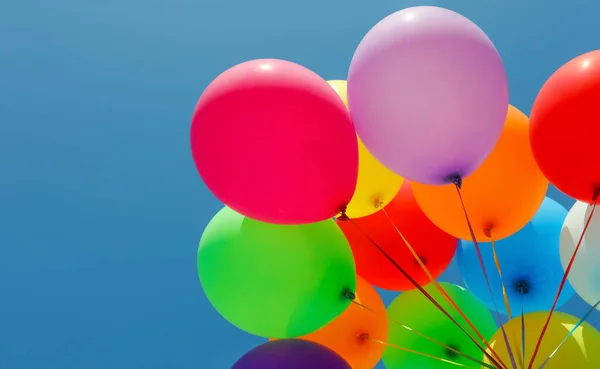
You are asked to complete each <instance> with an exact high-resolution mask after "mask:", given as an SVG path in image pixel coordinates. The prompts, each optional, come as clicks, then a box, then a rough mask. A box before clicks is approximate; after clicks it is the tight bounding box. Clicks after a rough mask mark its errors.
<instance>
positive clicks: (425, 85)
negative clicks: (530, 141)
mask: <svg viewBox="0 0 600 369" xmlns="http://www.w3.org/2000/svg"><path fill="white" fill-rule="evenodd" d="M348 103H349V106H350V112H351V114H352V119H353V121H354V126H355V128H356V131H357V133H358V136H359V137H360V138H361V140H362V142H363V143H364V144H365V146H366V147H367V148H368V149H369V151H370V152H371V154H373V155H374V156H375V157H376V158H377V159H378V160H379V161H380V162H382V163H383V164H384V165H385V166H387V167H388V168H389V169H390V170H392V171H394V172H396V173H397V174H399V175H401V176H403V177H404V178H406V179H408V180H411V181H415V182H420V183H426V184H434V185H440V184H445V183H448V182H450V181H451V179H452V178H453V177H455V176H460V177H462V178H465V177H467V176H468V175H469V174H471V173H472V172H473V171H474V170H475V169H476V168H477V167H478V166H479V165H480V164H481V163H482V162H483V161H484V160H485V158H486V157H487V156H488V154H489V153H490V152H491V151H492V149H493V147H494V146H495V144H496V141H497V140H498V138H499V137H500V133H501V132H502V127H503V125H504V120H505V118H506V113H507V110H508V84H507V80H506V71H505V69H504V65H503V63H502V59H501V58H500V55H499V54H498V51H497V50H496V48H495V47H494V45H493V44H492V42H491V41H490V39H489V38H488V37H487V36H486V34H485V33H484V32H483V31H482V30H481V29H480V28H479V27H477V25H475V24H474V23H473V22H471V21H470V20H469V19H467V18H465V17H463V16H462V15H460V14H458V13H455V12H453V11H450V10H448V9H443V8H438V7H433V6H418V7H413V8H407V9H404V10H401V11H399V12H396V13H394V14H392V15H390V16H388V17H387V18H385V19H383V20H382V21H380V22H379V23H378V24H377V25H375V26H374V27H373V28H372V29H371V30H370V31H369V33H368V34H367V35H366V36H365V37H364V38H363V40H362V41H361V43H360V45H359V46H358V48H357V50H356V52H355V53H354V57H353V58H352V63H351V65H350V71H349V74H348Z"/></svg>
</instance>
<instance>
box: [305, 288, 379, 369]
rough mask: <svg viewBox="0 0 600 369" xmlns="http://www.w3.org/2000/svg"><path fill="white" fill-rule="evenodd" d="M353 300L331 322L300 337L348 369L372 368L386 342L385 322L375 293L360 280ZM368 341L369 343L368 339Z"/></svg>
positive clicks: (377, 295)
mask: <svg viewBox="0 0 600 369" xmlns="http://www.w3.org/2000/svg"><path fill="white" fill-rule="evenodd" d="M356 282H357V285H356V299H355V300H354V301H355V302H357V303H359V304H360V305H362V306H360V305H358V304H354V303H353V304H350V306H348V308H347V309H346V311H344V312H343V313H342V314H341V315H340V316H339V317H337V318H336V319H335V320H334V321H333V322H331V323H329V324H328V325H326V326H325V327H323V328H321V329H319V330H318V331H316V332H314V333H311V334H309V335H307V336H304V337H302V338H304V339H307V340H311V341H314V342H317V343H320V344H322V345H324V346H327V347H329V348H330V349H332V350H333V351H335V352H336V353H338V355H340V356H341V357H342V358H344V359H345V360H346V361H347V362H348V364H350V366H351V367H352V369H373V368H374V367H375V365H377V362H379V359H381V355H383V351H384V350H385V346H384V345H382V344H381V343H379V342H376V341H374V340H378V341H380V342H387V339H388V319H387V314H386V311H385V305H384V304H383V301H381V298H380V297H379V294H377V291H375V289H374V288H373V287H371V285H369V284H368V283H367V282H366V281H364V280H363V279H362V278H358V279H357V281H356ZM371 339H372V340H371Z"/></svg>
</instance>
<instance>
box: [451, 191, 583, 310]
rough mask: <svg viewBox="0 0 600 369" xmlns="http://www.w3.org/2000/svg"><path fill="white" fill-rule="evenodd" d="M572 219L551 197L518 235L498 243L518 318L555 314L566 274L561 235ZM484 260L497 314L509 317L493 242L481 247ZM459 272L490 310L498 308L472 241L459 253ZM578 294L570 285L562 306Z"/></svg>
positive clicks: (510, 302)
mask: <svg viewBox="0 0 600 369" xmlns="http://www.w3.org/2000/svg"><path fill="white" fill-rule="evenodd" d="M566 216H567V209H565V208H563V207H562V206H561V205H560V204H558V203H557V202H556V201H554V200H552V199H550V198H548V197H546V198H545V199H544V202H543V203H542V205H541V207H540V209H539V210H538V212H537V213H536V215H535V216H534V217H533V219H532V220H531V221H530V222H529V223H527V225H526V226H525V227H523V228H522V229H521V230H520V231H519V232H517V233H515V234H514V235H512V236H510V237H507V238H505V239H503V240H500V241H496V242H495V248H496V254H497V256H498V262H499V264H500V270H501V272H502V280H503V281H504V286H505V288H506V295H507V296H508V301H509V306H510V310H511V313H512V315H513V316H516V315H519V314H520V313H521V307H523V310H524V311H525V313H527V312H533V311H540V310H550V308H551V307H552V304H553V303H554V299H555V298H556V293H557V291H558V287H559V286H560V281H561V280H562V277H563V275H564V270H563V268H562V265H561V262H560V249H559V241H560V232H561V229H562V225H563V222H564V220H565V218H566ZM479 248H480V249H481V256H482V258H483V262H484V265H485V270H486V272H487V274H488V277H489V280H490V285H491V287H492V292H493V294H494V300H495V301H496V306H497V307H498V311H499V312H501V313H502V314H504V315H507V311H506V307H505V303H504V295H503V293H502V283H501V280H500V275H499V273H498V269H497V267H496V263H495V262H494V254H493V251H492V245H491V243H484V242H480V243H479ZM456 256H457V261H458V267H459V269H460V272H461V274H462V278H463V281H464V282H465V285H466V286H467V288H468V289H469V290H470V291H471V292H472V293H473V294H474V295H475V296H477V298H479V300H481V301H482V302H483V303H484V304H485V305H486V306H487V307H488V308H490V309H492V310H494V303H493V300H492V298H491V296H490V292H489V289H488V286H487V284H486V281H485V277H484V275H483V272H482V271H481V264H480V262H479V259H478V257H477V252H476V249H475V246H474V245H473V242H469V241H464V240H461V245H460V247H459V248H458V249H457V251H456ZM573 294H574V291H573V288H572V287H571V286H570V285H569V283H568V282H567V283H566V284H565V286H564V288H563V290H562V293H561V295H560V298H559V300H558V303H557V307H559V306H561V305H562V304H564V303H565V302H567V301H568V300H569V299H570V298H571V297H572V296H573Z"/></svg>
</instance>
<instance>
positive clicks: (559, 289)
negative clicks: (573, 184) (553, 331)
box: [528, 190, 600, 369]
mask: <svg viewBox="0 0 600 369" xmlns="http://www.w3.org/2000/svg"><path fill="white" fill-rule="evenodd" d="M598 194H600V190H596V191H594V197H593V204H592V211H591V212H590V215H589V216H588V219H587V221H586V222H585V226H584V227H583V231H582V232H581V236H580V237H579V241H578V242H577V246H575V250H574V251H573V256H571V260H569V265H567V269H565V273H564V274H563V277H562V280H561V281H560V285H559V286H558V291H557V293H556V297H555V298H554V303H553V304H552V309H550V313H549V314H548V318H547V319H546V323H544V327H543V328H542V332H541V333H540V337H539V338H538V341H537V343H536V345H535V350H534V351H533V356H532V357H531V361H530V362H529V366H528V369H531V368H532V367H533V361H534V360H535V357H536V356H537V354H538V351H539V350H540V346H541V345H542V340H543V339H544V334H545V333H546V330H547V329H548V325H549V324H550V319H551V318H552V314H553V313H554V309H556V304H557V303H558V299H559V298H560V294H561V292H562V290H563V288H564V287H565V283H566V282H567V278H568V277H569V273H570V272H571V268H572V267H573V262H574V261H575V257H576V256H577V252H578V251H579V247H580V246H581V243H582V241H583V237H584V236H585V232H586V231H587V229H588V227H589V225H590V222H591V221H592V216H593V215H594V211H595V210H596V203H597V199H598Z"/></svg>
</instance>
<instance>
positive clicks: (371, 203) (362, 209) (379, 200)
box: [328, 80, 404, 218]
mask: <svg viewBox="0 0 600 369" xmlns="http://www.w3.org/2000/svg"><path fill="white" fill-rule="evenodd" d="M328 82H329V84H330V85H331V87H333V89H334V90H335V91H336V92H337V93H338V95H339V96H340V98H341V99H342V101H344V104H346V107H348V99H347V94H346V91H347V87H346V81H341V80H335V81H328ZM403 180H404V179H403V178H402V177H400V176H399V175H397V174H396V173H394V172H392V171H391V170H389V169H387V168H386V167H385V166H384V165H383V164H381V163H380V162H379V161H378V160H377V159H375V157H374V156H373V155H371V153H369V151H368V150H367V148H366V147H365V145H363V143H362V142H361V140H360V138H359V139H358V181H357V183H356V189H355V191H354V196H353V197H352V200H350V204H348V208H347V209H346V214H347V215H348V216H349V217H350V218H360V217H366V216H368V215H371V214H373V213H375V212H377V211H378V210H380V209H382V208H383V207H384V206H386V205H387V204H389V203H390V202H391V201H392V200H393V199H394V197H395V196H396V194H398V191H400V186H402V181H403Z"/></svg>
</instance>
